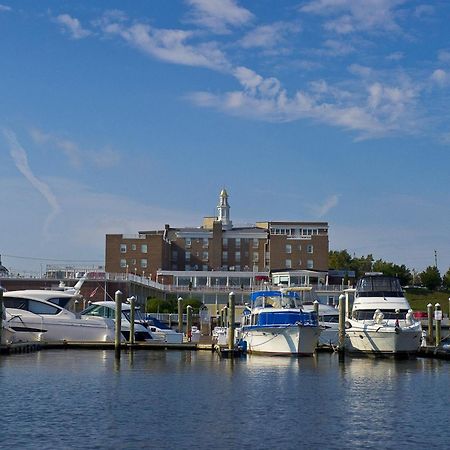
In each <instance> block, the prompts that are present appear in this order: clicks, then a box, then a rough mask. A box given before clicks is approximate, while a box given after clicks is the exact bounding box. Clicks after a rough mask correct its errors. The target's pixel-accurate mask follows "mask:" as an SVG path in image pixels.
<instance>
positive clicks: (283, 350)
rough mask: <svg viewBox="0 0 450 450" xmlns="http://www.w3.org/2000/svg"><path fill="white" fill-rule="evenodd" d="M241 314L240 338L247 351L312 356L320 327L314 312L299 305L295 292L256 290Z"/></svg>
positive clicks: (299, 299)
mask: <svg viewBox="0 0 450 450" xmlns="http://www.w3.org/2000/svg"><path fill="white" fill-rule="evenodd" d="M250 301H251V305H250V306H248V307H247V308H246V309H245V310H244V313H243V317H242V321H241V334H240V340H241V342H242V343H244V342H245V344H244V346H245V347H246V349H247V352H248V353H260V354H268V355H312V354H313V353H314V351H315V349H316V347H317V341H318V338H319V335H320V328H319V324H318V320H317V315H316V314H315V313H314V312H305V311H303V310H302V308H301V298H300V295H299V293H298V292H291V291H287V292H283V290H279V291H256V292H253V293H252V294H251V295H250Z"/></svg>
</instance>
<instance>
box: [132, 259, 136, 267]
mask: <svg viewBox="0 0 450 450" xmlns="http://www.w3.org/2000/svg"><path fill="white" fill-rule="evenodd" d="M131 265H132V266H135V265H136V260H135V259H134V258H133V259H132V260H131Z"/></svg>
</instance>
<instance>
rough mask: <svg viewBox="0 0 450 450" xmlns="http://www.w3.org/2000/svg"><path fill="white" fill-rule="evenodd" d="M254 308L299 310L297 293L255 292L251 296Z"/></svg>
mask: <svg viewBox="0 0 450 450" xmlns="http://www.w3.org/2000/svg"><path fill="white" fill-rule="evenodd" d="M250 300H251V302H252V307H253V308H270V307H273V308H298V307H299V301H300V297H299V295H298V293H297V292H285V293H284V292H281V291H255V292H252V293H251V294H250Z"/></svg>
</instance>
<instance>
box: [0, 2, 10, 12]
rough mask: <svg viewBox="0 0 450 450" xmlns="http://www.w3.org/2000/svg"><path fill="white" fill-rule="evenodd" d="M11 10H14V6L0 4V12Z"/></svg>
mask: <svg viewBox="0 0 450 450" xmlns="http://www.w3.org/2000/svg"><path fill="white" fill-rule="evenodd" d="M9 11H12V8H11V7H10V6H7V5H1V4H0V12H9Z"/></svg>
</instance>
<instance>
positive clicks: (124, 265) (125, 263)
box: [120, 259, 127, 269]
mask: <svg viewBox="0 0 450 450" xmlns="http://www.w3.org/2000/svg"><path fill="white" fill-rule="evenodd" d="M120 267H121V268H122V269H125V267H127V260H126V259H121V260H120Z"/></svg>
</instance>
